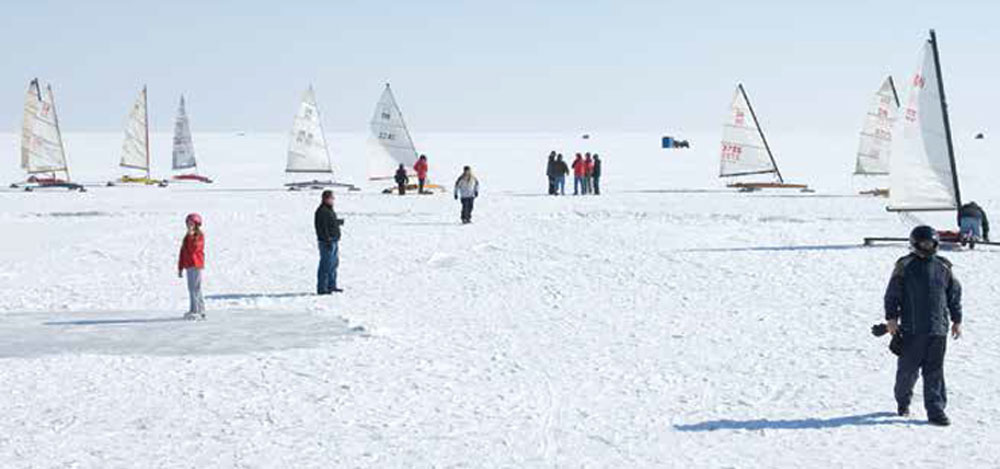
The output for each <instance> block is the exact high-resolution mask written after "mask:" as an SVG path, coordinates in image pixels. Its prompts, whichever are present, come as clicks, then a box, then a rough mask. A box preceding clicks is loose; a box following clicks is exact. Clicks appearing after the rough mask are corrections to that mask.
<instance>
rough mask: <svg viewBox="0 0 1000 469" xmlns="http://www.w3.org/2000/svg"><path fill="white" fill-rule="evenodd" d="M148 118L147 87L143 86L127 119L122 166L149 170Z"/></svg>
mask: <svg viewBox="0 0 1000 469" xmlns="http://www.w3.org/2000/svg"><path fill="white" fill-rule="evenodd" d="M146 118H147V110H146V87H143V88H142V91H140V92H139V97H138V98H136V100H135V103H134V104H132V109H131V110H130V111H129V113H128V119H127V120H126V121H125V141H124V142H123V143H122V160H121V166H122V167H125V168H133V169H143V170H146V171H147V172H148V171H149V127H148V121H147V119H146Z"/></svg>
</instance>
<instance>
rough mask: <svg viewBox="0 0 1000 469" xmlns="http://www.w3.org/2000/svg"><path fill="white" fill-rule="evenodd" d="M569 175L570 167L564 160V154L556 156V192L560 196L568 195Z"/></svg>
mask: <svg viewBox="0 0 1000 469" xmlns="http://www.w3.org/2000/svg"><path fill="white" fill-rule="evenodd" d="M568 174H569V166H567V165H566V161H564V160H563V156H562V153H559V154H558V155H556V191H557V192H558V193H559V195H566V176H567V175H568Z"/></svg>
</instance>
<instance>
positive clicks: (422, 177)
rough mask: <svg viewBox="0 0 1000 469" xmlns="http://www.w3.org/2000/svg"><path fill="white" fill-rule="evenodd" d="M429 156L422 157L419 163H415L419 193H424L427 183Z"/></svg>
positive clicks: (418, 159)
mask: <svg viewBox="0 0 1000 469" xmlns="http://www.w3.org/2000/svg"><path fill="white" fill-rule="evenodd" d="M427 169H428V167H427V155H420V158H417V162H416V163H413V170H414V171H416V172H417V193H418V194H423V193H424V183H425V182H427Z"/></svg>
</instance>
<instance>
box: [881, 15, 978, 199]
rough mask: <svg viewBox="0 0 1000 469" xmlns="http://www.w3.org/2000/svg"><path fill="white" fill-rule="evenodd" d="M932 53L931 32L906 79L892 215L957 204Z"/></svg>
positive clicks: (894, 165) (893, 169)
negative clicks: (909, 77)
mask: <svg viewBox="0 0 1000 469" xmlns="http://www.w3.org/2000/svg"><path fill="white" fill-rule="evenodd" d="M936 52H937V51H936V43H935V38H934V36H933V32H932V35H931V39H930V40H928V41H926V42H925V43H924V46H923V48H922V49H921V54H920V62H919V64H918V67H917V71H916V73H914V75H913V78H912V79H911V80H910V90H909V93H908V96H907V101H906V106H905V109H904V110H903V113H902V119H901V120H902V128H903V134H902V139H901V142H900V143H899V145H898V151H893V154H892V164H891V171H890V172H891V175H890V178H891V189H890V192H889V198H890V199H889V210H892V211H927V210H957V209H958V207H959V205H960V204H961V199H960V197H959V189H958V177H957V174H956V173H955V159H954V150H953V148H952V145H951V135H950V129H949V128H948V126H949V123H948V118H947V111H946V108H945V105H944V96H943V84H942V83H941V76H940V66H939V64H938V58H937V53H936Z"/></svg>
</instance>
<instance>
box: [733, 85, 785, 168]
mask: <svg viewBox="0 0 1000 469" xmlns="http://www.w3.org/2000/svg"><path fill="white" fill-rule="evenodd" d="M762 173H777V168H776V167H775V165H774V162H773V160H772V159H771V154H770V153H769V152H768V149H767V145H765V143H764V138H763V137H762V136H761V130H760V126H759V124H758V123H757V120H756V118H755V117H754V115H753V113H752V112H751V111H750V102H749V100H748V99H747V96H746V92H745V91H744V90H743V85H742V84H741V85H738V86H737V87H736V93H735V95H733V101H732V104H731V105H730V106H729V115H728V116H727V118H726V122H725V123H724V124H723V125H722V154H721V158H720V166H719V176H720V177H729V176H742V175H748V174H762Z"/></svg>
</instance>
